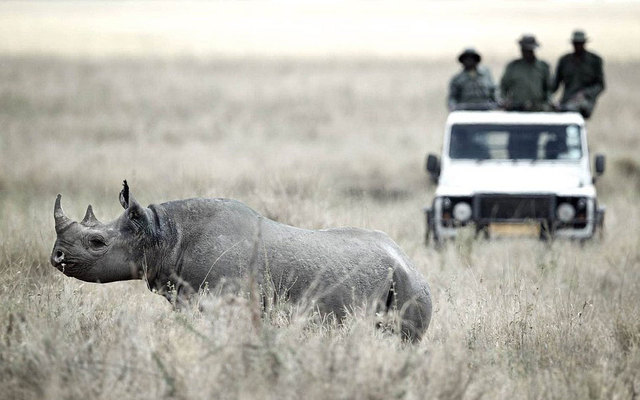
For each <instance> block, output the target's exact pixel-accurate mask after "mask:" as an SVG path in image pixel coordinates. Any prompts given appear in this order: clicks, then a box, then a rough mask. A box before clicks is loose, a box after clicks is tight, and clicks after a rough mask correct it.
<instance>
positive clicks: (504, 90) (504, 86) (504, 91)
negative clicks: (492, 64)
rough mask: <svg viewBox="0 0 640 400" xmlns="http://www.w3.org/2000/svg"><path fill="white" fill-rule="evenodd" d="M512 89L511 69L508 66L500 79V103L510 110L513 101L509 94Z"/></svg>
mask: <svg viewBox="0 0 640 400" xmlns="http://www.w3.org/2000/svg"><path fill="white" fill-rule="evenodd" d="M510 88H511V68H510V67H509V65H507V68H505V70H504V73H503V74H502V78H501V79H500V93H498V96H497V97H498V103H499V104H500V105H501V106H502V107H504V108H508V107H509V105H510V103H511V99H510V97H511V96H510V94H509V89H510Z"/></svg>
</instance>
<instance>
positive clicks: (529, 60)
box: [500, 35, 551, 111]
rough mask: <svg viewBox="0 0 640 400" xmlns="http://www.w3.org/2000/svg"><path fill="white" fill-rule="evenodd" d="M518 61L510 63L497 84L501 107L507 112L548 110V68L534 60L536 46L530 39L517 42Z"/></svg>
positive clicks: (547, 65)
mask: <svg viewBox="0 0 640 400" xmlns="http://www.w3.org/2000/svg"><path fill="white" fill-rule="evenodd" d="M518 44H520V52H521V54H522V58H519V59H517V60H514V61H511V62H510V63H509V64H508V65H507V68H506V69H505V71H504V74H503V75H502V79H501V80H500V92H501V93H500V94H501V97H502V105H503V106H504V108H505V109H506V110H509V111H548V110H550V109H551V101H550V100H551V73H550V72H549V64H547V63H546V62H544V61H542V60H538V59H537V58H536V54H535V49H536V48H537V47H538V46H539V44H538V41H537V40H536V38H535V36H533V35H523V36H522V38H521V39H520V40H519V41H518Z"/></svg>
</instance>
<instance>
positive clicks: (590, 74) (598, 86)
mask: <svg viewBox="0 0 640 400" xmlns="http://www.w3.org/2000/svg"><path fill="white" fill-rule="evenodd" d="M571 43H572V44H573V53H569V54H565V55H564V56H562V57H560V60H559V61H558V66H557V67H556V75H555V78H554V80H553V86H552V90H553V91H554V92H555V91H557V90H558V89H559V88H560V85H562V86H564V90H563V93H562V97H561V99H560V104H559V106H558V108H559V109H560V110H562V111H577V112H579V113H580V114H582V116H583V117H585V118H589V117H590V116H591V114H592V113H593V108H594V107H595V105H596V100H597V98H598V96H599V95H600V93H602V91H604V72H603V68H602V58H600V56H598V55H597V54H594V53H592V52H589V51H587V50H586V48H585V45H586V43H587V35H586V34H585V33H584V31H581V30H576V31H574V32H573V34H572V35H571Z"/></svg>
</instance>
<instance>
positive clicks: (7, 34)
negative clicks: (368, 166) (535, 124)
mask: <svg viewBox="0 0 640 400" xmlns="http://www.w3.org/2000/svg"><path fill="white" fill-rule="evenodd" d="M575 28H582V29H585V30H586V31H587V33H588V35H589V36H590V38H591V39H592V41H591V43H590V44H589V45H590V46H592V47H593V48H596V49H597V50H598V52H599V53H600V54H602V55H604V56H605V57H607V58H609V59H611V58H615V59H640V45H638V41H639V39H640V3H639V2H634V1H626V2H610V1H607V2H604V1H580V2H577V1H569V2H567V1H466V0H458V1H427V2H425V1H419V2H418V1H399V2H398V1H395V2H359V1H358V2H337V1H328V2H327V1H322V2H319V1H318V2H293V1H290V2H269V1H259V2H258V1H256V2H236V1H233V2H229V1H223V2H194V1H188V2H183V1H162V2H152V1H142V2H136V1H126V2H122V1H118V2H102V1H91V2H86V1H85V2H82V1H77V2H62V1H47V2H2V3H0V54H1V53H4V54H42V53H47V54H57V55H65V56H74V57H87V56H88V57H104V56H122V55H125V56H160V57H165V56H166V57H173V56H180V55H188V56H196V57H208V56H252V57H260V56H272V57H279V56H288V57H290V56H293V57H340V56H381V57H422V58H442V57H450V56H451V54H457V53H458V52H459V51H460V50H462V48H464V47H466V46H469V45H474V46H476V47H477V48H478V49H480V51H481V52H482V53H483V54H490V55H492V56H493V57H496V58H499V57H502V58H504V57H511V56H513V55H514V54H516V53H517V46H516V40H517V38H518V37H519V36H520V35H521V34H522V33H528V32H531V33H535V34H536V35H537V37H538V39H539V41H540V42H541V43H542V47H541V49H540V51H541V52H543V53H546V54H548V55H553V56H555V55H557V54H560V53H562V52H565V51H567V50H569V42H568V38H569V35H570V33H571V31H572V30H573V29H575Z"/></svg>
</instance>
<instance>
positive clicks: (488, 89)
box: [447, 48, 496, 111]
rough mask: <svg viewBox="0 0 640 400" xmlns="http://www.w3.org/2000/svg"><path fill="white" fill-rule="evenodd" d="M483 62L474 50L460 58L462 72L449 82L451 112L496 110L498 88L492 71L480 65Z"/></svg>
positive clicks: (466, 51) (469, 50) (465, 52)
mask: <svg viewBox="0 0 640 400" xmlns="http://www.w3.org/2000/svg"><path fill="white" fill-rule="evenodd" d="M481 60H482V57H481V56H480V54H479V53H478V52H477V51H476V50H475V49H473V48H468V49H465V50H464V51H463V52H462V53H461V54H460V55H459V56H458V61H459V62H460V63H461V64H462V71H460V72H459V73H457V74H456V75H454V76H453V78H451V81H450V82H449V97H448V100H447V105H448V107H449V111H455V110H490V109H493V108H496V98H495V91H496V86H495V84H494V83H493V77H492V76H491V71H489V69H488V68H486V67H484V66H479V65H478V64H480V61H481Z"/></svg>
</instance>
